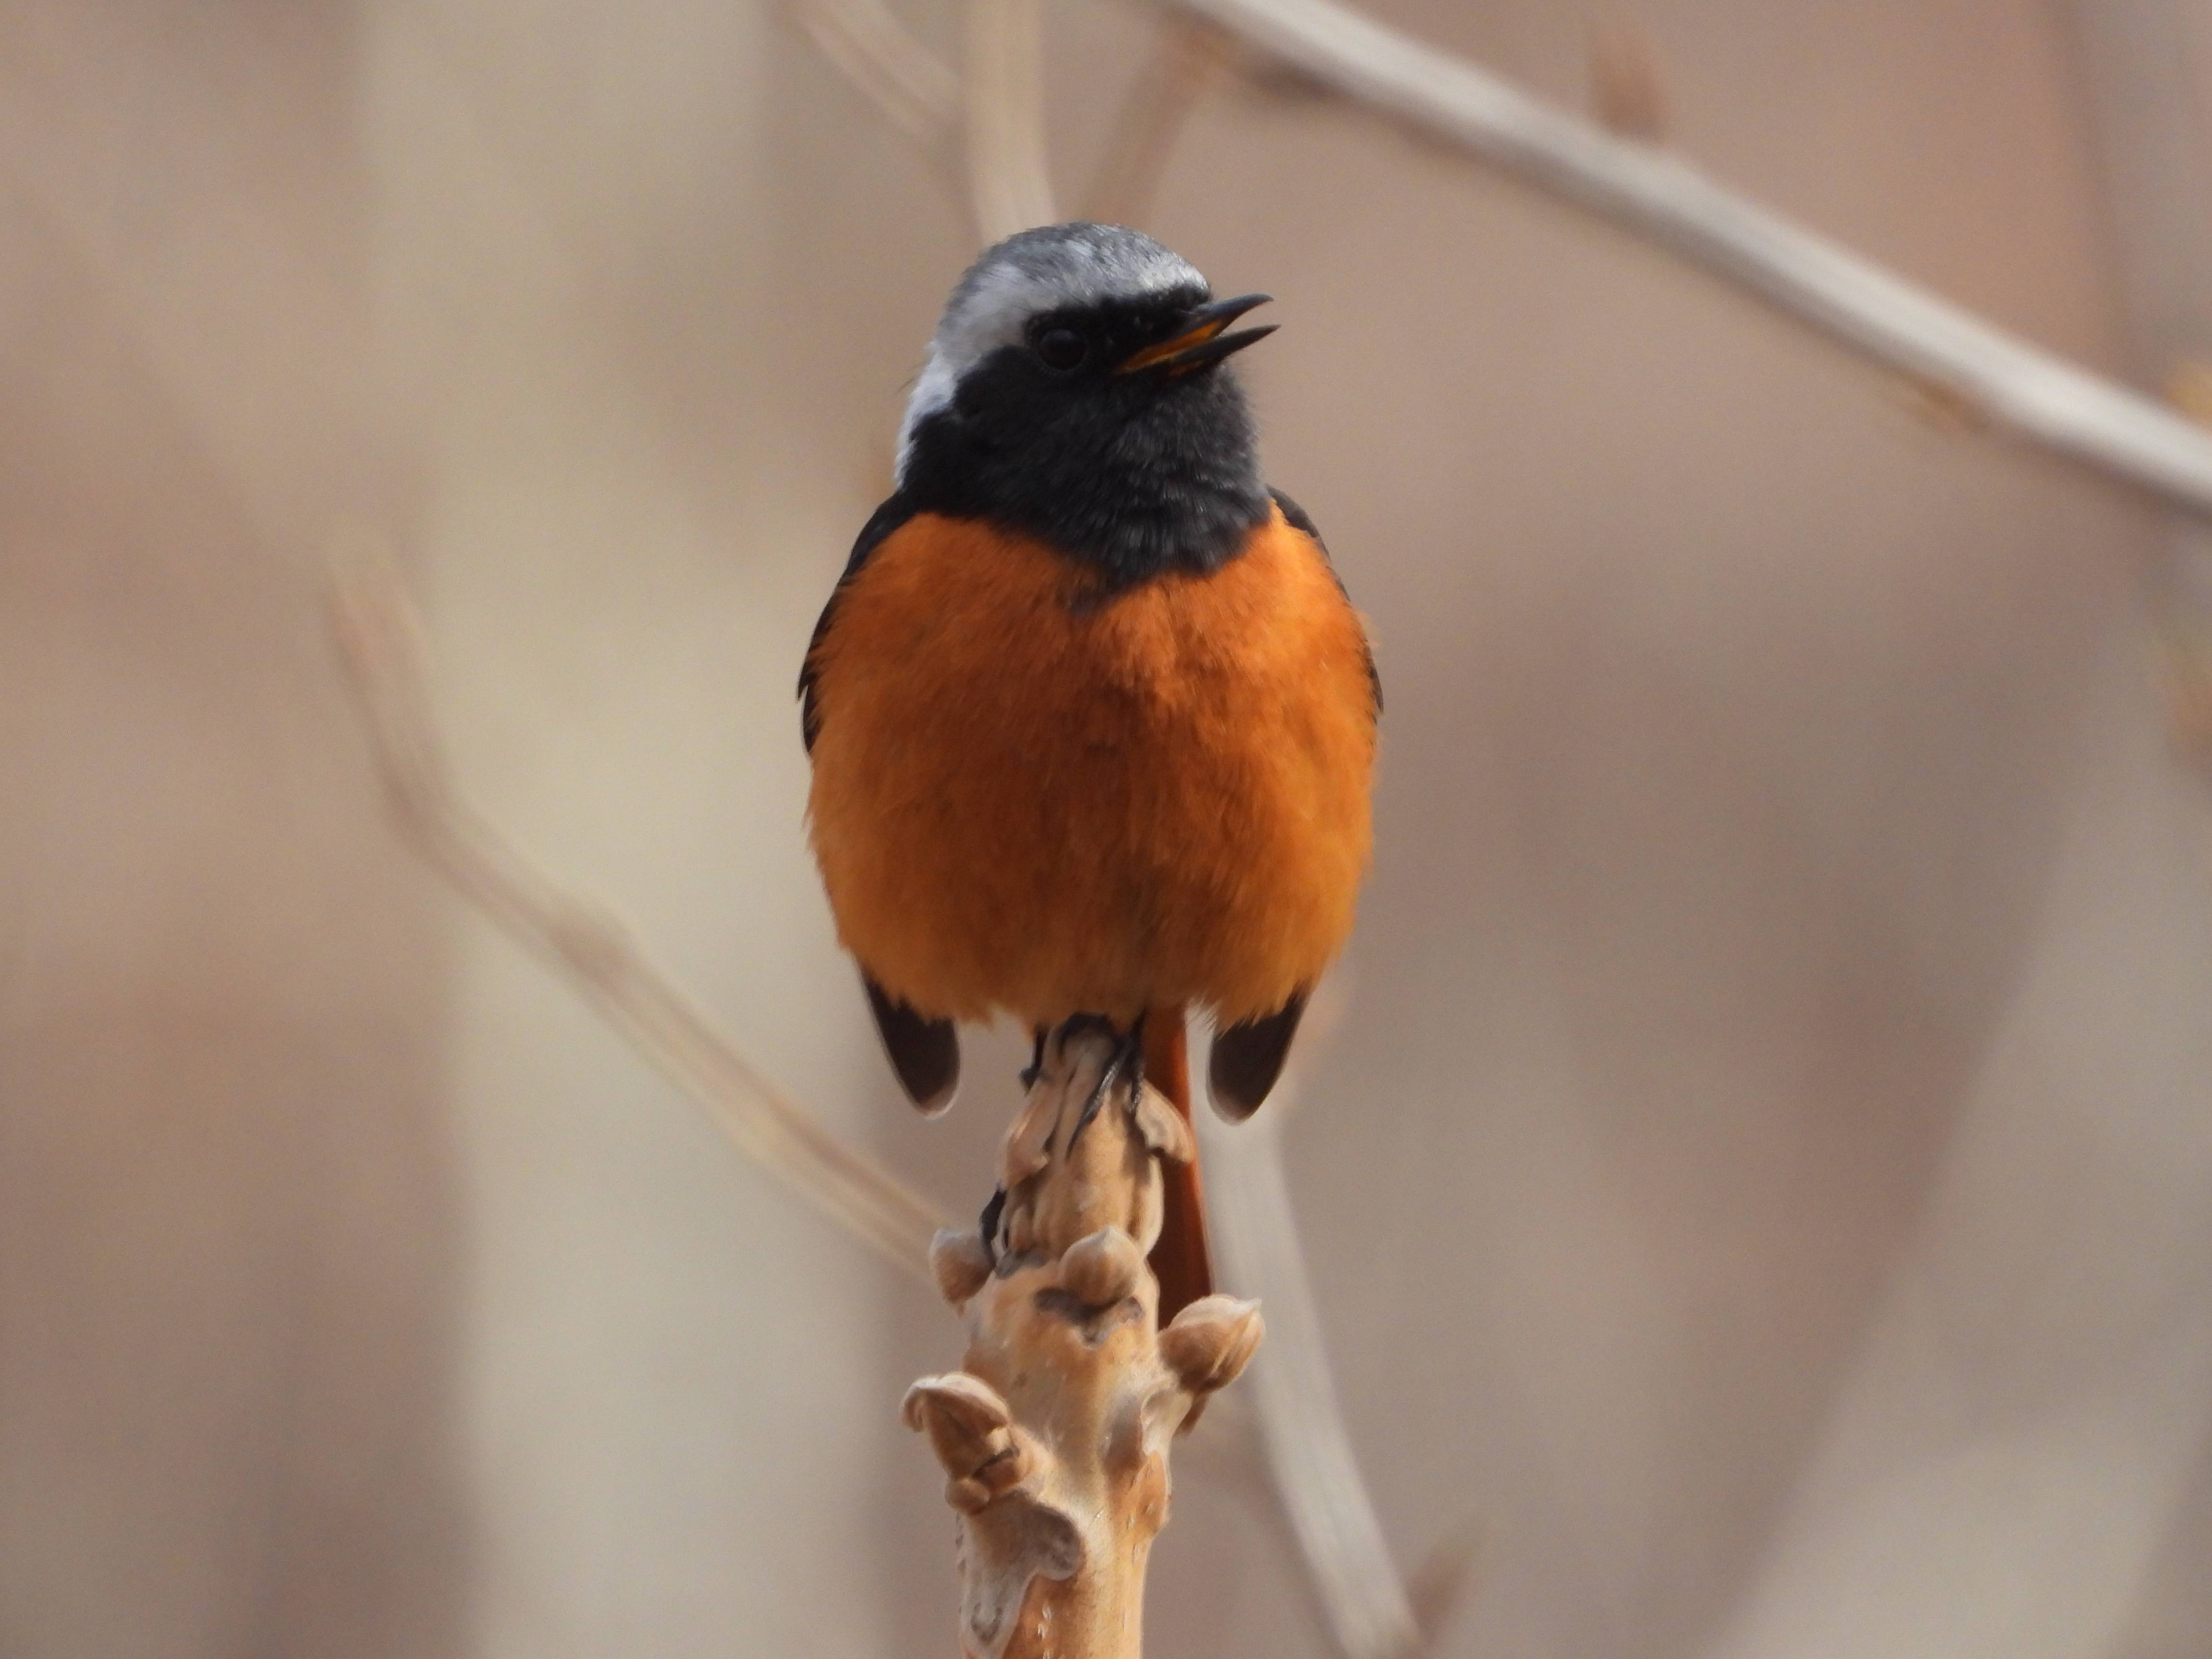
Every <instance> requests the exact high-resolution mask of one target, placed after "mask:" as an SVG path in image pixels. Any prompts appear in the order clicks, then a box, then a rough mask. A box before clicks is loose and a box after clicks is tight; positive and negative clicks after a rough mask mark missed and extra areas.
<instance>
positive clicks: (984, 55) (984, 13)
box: [963, 0, 1058, 242]
mask: <svg viewBox="0 0 2212 1659" xmlns="http://www.w3.org/2000/svg"><path fill="white" fill-rule="evenodd" d="M964 49H965V52H966V64H965V75H964V76H963V79H964V82H965V87H966V98H965V107H966V110H967V132H968V189H969V196H970V197H971V199H972V200H973V202H974V204H975V228H976V229H977V230H978V231H979V232H981V234H982V239H983V240H984V241H986V242H995V241H997V240H999V239H1000V237H1002V236H1011V235H1012V234H1013V233H1014V232H1016V231H1018V230H1027V229H1028V228H1030V226H1032V225H1048V224H1050V223H1051V222H1053V221H1054V219H1055V218H1056V217H1058V214H1057V213H1056V212H1055V210H1054V207H1053V204H1052V178H1051V174H1050V172H1049V170H1048V163H1047V158H1046V150H1045V124H1044V20H1043V15H1042V4H1041V3H1040V0H968V10H967V38H966V43H965V48H964Z"/></svg>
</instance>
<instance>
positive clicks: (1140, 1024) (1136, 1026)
mask: <svg viewBox="0 0 2212 1659" xmlns="http://www.w3.org/2000/svg"><path fill="white" fill-rule="evenodd" d="M1078 1022H1081V1023H1082V1024H1081V1026H1079V1024H1078ZM1094 1025H1095V1026H1096V1027H1097V1029H1100V1030H1104V1031H1105V1032H1106V1033H1107V1034H1108V1035H1109V1036H1111V1037H1112V1038H1113V1039H1114V1052H1113V1054H1112V1055H1111V1056H1109V1058H1108V1060H1107V1061H1106V1064H1105V1066H1103V1068H1102V1069H1101V1070H1100V1072H1099V1073H1098V1081H1097V1085H1095V1086H1094V1087H1093V1088H1092V1089H1091V1093H1090V1096H1089V1097H1088V1098H1087V1099H1085V1101H1084V1103H1083V1109H1082V1110H1081V1111H1080V1112H1079V1113H1078V1114H1077V1115H1076V1119H1075V1127H1074V1129H1073V1131H1071V1132H1070V1133H1069V1134H1068V1137H1067V1146H1068V1150H1069V1151H1071V1152H1073V1150H1074V1149H1075V1145H1076V1143H1077V1142H1078V1141H1079V1140H1081V1139H1083V1132H1084V1131H1085V1129H1087V1128H1089V1127H1091V1119H1093V1118H1095V1117H1097V1115H1098V1114H1099V1111H1100V1110H1101V1109H1103V1107H1104V1106H1105V1104H1106V1098H1107V1097H1108V1096H1109V1095H1110V1094H1112V1093H1113V1092H1114V1089H1115V1085H1117V1084H1122V1083H1126V1084H1127V1085H1128V1088H1129V1093H1130V1097H1131V1098H1135V1097H1137V1096H1139V1095H1140V1094H1141V1093H1142V1092H1143V1091H1144V1087H1145V1019H1144V1016H1143V1015H1141V1014H1139V1016H1138V1017H1137V1018H1136V1019H1135V1020H1134V1021H1133V1023H1132V1024H1131V1025H1130V1027H1129V1029H1128V1030H1127V1031H1121V1030H1115V1025H1114V1022H1113V1021H1112V1020H1110V1019H1108V1018H1105V1017H1104V1016H1103V1015H1101V1014H1078V1015H1076V1016H1075V1018H1073V1019H1070V1020H1067V1021H1066V1022H1065V1023H1063V1024H1061V1026H1060V1030H1061V1031H1063V1032H1066V1031H1069V1030H1078V1029H1083V1028H1084V1027H1089V1026H1094Z"/></svg>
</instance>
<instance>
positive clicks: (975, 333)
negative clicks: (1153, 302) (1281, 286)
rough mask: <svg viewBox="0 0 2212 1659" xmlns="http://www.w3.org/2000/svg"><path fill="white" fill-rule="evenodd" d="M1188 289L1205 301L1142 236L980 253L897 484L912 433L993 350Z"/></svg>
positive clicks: (939, 337) (1058, 237)
mask: <svg viewBox="0 0 2212 1659" xmlns="http://www.w3.org/2000/svg"><path fill="white" fill-rule="evenodd" d="M1177 289H1188V290H1190V292H1191V295H1192V297H1193V299H1194V300H1200V301H1203V300H1206V299H1210V298H1212V292H1213V291H1212V289H1211V288H1209V287H1208V286H1207V285H1206V278H1205V277H1204V276H1201V275H1200V274H1199V270H1198V268H1197V267H1196V266H1195V265H1194V264H1191V263H1190V261H1189V260H1188V259H1186V258H1183V257H1182V255H1181V254H1180V253H1176V252H1174V251H1172V250H1171V249H1169V248H1164V247H1162V246H1160V245H1159V244H1158V242H1156V241H1154V240H1152V238H1151V237H1149V236H1147V235H1146V234H1144V233H1143V232H1142V231H1137V230H1125V229H1123V228H1121V226H1119V225H1093V224H1086V223H1084V222H1080V221H1078V222H1074V223H1071V224H1065V225H1041V226H1039V227H1038V228H1036V229H1035V230H1020V231H1016V232H1015V233H1014V234H1012V236H1009V237H1007V238H1006V240H1004V241H1003V242H996V243H994V244H993V245H992V246H989V247H987V248H986V249H984V250H983V252H982V254H981V257H980V258H977V259H976V261H975V264H972V265H970V266H969V267H968V270H967V272H966V274H965V275H963V276H962V277H961V278H960V280H959V282H957V283H955V284H954V285H953V289H952V297H951V299H949V300H947V301H945V314H944V315H943V316H942V317H940V318H939V319H938V322H937V332H936V333H934V334H933V335H932V336H931V337H930V341H929V361H928V362H927V364H925V365H924V366H923V368H922V371H921V378H920V379H918V380H915V384H914V394H913V395H912V396H911V397H909V398H908V399H907V405H906V419H905V420H904V421H902V422H900V424H899V450H898V479H899V482H900V483H904V482H905V481H906V468H907V458H908V455H909V454H910V453H911V452H912V450H913V447H914V429H915V427H917V426H919V425H921V422H923V421H924V420H926V419H927V418H928V416H932V415H933V414H935V413H936V412H937V411H938V410H940V409H943V408H944V407H945V405H946V404H950V403H951V401H952V392H953V389H954V388H955V387H956V386H958V385H959V384H960V377H961V376H962V375H963V374H966V373H967V372H968V371H969V369H970V368H974V367H975V365H976V364H977V363H980V362H982V361H983V359H984V358H986V357H987V356H990V355H991V354H992V353H993V352H994V351H996V350H997V349H999V348H1000V346H1005V345H1012V343H1014V342H1015V341H1017V340H1018V339H1020V338H1021V337H1022V331H1023V329H1024V327H1026V326H1027V325H1028V323H1029V320H1030V319H1031V318H1032V317H1036V316H1040V315H1042V314H1043V313H1046V312H1050V311H1060V310H1065V309H1067V308H1070V307H1081V306H1090V305H1097V303H1098V302H1099V301H1103V300H1109V299H1115V298H1122V297H1127V298H1130V299H1141V298H1144V297H1146V295H1156V294H1169V293H1173V292H1175V291H1176V290H1177Z"/></svg>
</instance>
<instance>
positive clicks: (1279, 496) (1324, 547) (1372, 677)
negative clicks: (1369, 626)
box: [1267, 485, 1383, 720]
mask: <svg viewBox="0 0 2212 1659" xmlns="http://www.w3.org/2000/svg"><path fill="white" fill-rule="evenodd" d="M1267 493H1268V494H1269V495H1273V497H1274V498H1275V505H1276V506H1277V507H1280V508H1282V509H1283V522H1284V523H1285V524H1286V525H1288V526H1290V527H1291V529H1293V530H1295V531H1297V532H1300V533H1301V534H1302V535H1304V537H1305V538H1306V539H1307V540H1309V541H1310V542H1311V543H1312V544H1314V545H1315V546H1316V547H1317V548H1319V549H1320V550H1321V562H1322V563H1323V564H1325V565H1327V566H1328V574H1329V576H1330V578H1331V579H1332V580H1334V582H1335V583H1336V591H1337V592H1340V593H1343V594H1344V597H1345V599H1346V602H1347V603H1349V602H1350V600H1351V599H1352V595H1351V594H1350V593H1348V592H1346V591H1345V586H1344V578H1343V577H1341V576H1340V575H1338V574H1336V564H1335V562H1334V560H1332V559H1331V558H1330V557H1329V556H1328V543H1327V542H1325V541H1323V540H1322V538H1321V532H1320V531H1319V530H1318V529H1316V527H1315V525H1314V521H1313V515H1312V514H1311V513H1308V512H1307V511H1306V510H1305V508H1304V507H1300V506H1299V505H1298V504H1297V502H1296V501H1292V500H1291V498H1290V497H1289V496H1288V495H1285V494H1283V492H1282V491H1281V490H1279V489H1275V488H1274V487H1273V485H1270V486H1269V487H1268V489H1267ZM1360 644H1361V647H1362V648H1363V649H1364V650H1365V652H1366V653H1367V685H1368V689H1369V690H1371V691H1372V692H1374V694H1375V717H1376V719H1377V720H1380V719H1381V718H1382V717H1383V677H1382V676H1381V675H1380V674H1378V673H1376V671H1375V647H1373V646H1371V645H1369V644H1368V643H1367V634H1366V630H1365V629H1364V628H1363V629H1361V630H1360Z"/></svg>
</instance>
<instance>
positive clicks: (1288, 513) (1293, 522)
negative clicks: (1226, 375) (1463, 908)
mask: <svg viewBox="0 0 2212 1659" xmlns="http://www.w3.org/2000/svg"><path fill="white" fill-rule="evenodd" d="M1267 493H1268V494H1269V495H1273V497H1274V498H1275V505H1276V506H1277V507H1280V508H1282V509H1283V522H1284V523H1285V524H1287V525H1288V526H1290V527H1291V529H1293V530H1297V531H1301V532H1304V534H1305V535H1307V536H1308V537H1310V538H1312V541H1313V544H1314V545H1315V546H1316V547H1317V548H1319V549H1321V558H1322V563H1323V564H1326V565H1328V574H1329V575H1330V576H1331V577H1332V578H1334V580H1335V582H1336V591H1337V592H1340V593H1343V594H1344V597H1345V599H1346V602H1347V603H1349V601H1350V600H1351V599H1352V595H1351V594H1350V593H1348V592H1345V586H1344V578H1343V577H1341V576H1339V575H1337V574H1336V565H1335V562H1334V561H1333V560H1331V559H1330V557H1329V556H1328V543H1327V542H1325V541H1323V540H1322V538H1321V531H1320V530H1319V529H1318V528H1317V527H1316V526H1315V524H1314V521H1313V515H1312V514H1311V513H1308V512H1307V511H1306V510H1305V508H1304V507H1300V506H1299V505H1298V504H1297V502H1296V501H1292V500H1291V498H1290V497H1289V496H1288V495H1285V494H1283V492H1282V491H1281V490H1279V489H1275V488H1273V486H1272V485H1271V486H1269V488H1268V490H1267ZM884 533H885V534H886V535H888V534H889V533H890V532H888V531H886V532H884ZM1359 640H1360V648H1361V649H1362V650H1364V652H1366V653H1367V684H1368V686H1369V688H1370V690H1373V692H1374V693H1375V717H1376V719H1377V720H1380V719H1381V718H1382V717H1383V677H1382V676H1381V675H1380V674H1378V673H1376V671H1375V647H1373V646H1371V645H1370V644H1368V643H1367V630H1366V629H1364V628H1363V629H1360V635H1359ZM1291 1026H1292V1028H1293V1029H1295V1028H1296V1026H1297V1019H1296V1018H1292V1020H1291Z"/></svg>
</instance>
